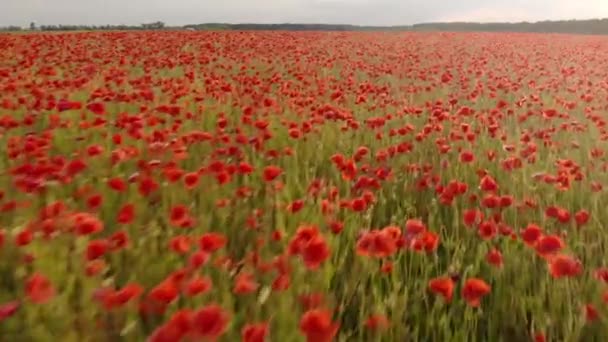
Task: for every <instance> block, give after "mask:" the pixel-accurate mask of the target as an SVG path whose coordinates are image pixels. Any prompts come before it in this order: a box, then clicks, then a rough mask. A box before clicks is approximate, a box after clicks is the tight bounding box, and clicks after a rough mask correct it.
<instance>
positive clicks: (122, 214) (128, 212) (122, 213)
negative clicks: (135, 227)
mask: <svg viewBox="0 0 608 342" xmlns="http://www.w3.org/2000/svg"><path fill="white" fill-rule="evenodd" d="M133 219H135V206H134V205H133V204H130V203H127V204H125V205H123V206H122V207H121V208H120V209H119V210H118V214H117V215H116V221H118V223H122V224H129V223H131V222H133Z"/></svg>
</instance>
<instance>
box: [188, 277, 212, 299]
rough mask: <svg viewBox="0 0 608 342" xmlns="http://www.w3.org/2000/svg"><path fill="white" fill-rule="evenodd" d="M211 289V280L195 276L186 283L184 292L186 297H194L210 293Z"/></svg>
mask: <svg viewBox="0 0 608 342" xmlns="http://www.w3.org/2000/svg"><path fill="white" fill-rule="evenodd" d="M212 287H213V282H212V281H211V278H208V277H200V276H196V277H194V278H192V279H190V281H188V283H186V288H185V290H184V292H185V295H186V296H188V297H194V296H196V295H199V294H203V293H206V292H208V291H210V290H211V288H212Z"/></svg>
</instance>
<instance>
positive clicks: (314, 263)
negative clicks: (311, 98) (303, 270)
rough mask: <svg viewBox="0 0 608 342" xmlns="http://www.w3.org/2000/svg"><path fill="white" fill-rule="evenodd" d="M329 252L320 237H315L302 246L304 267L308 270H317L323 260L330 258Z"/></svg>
mask: <svg viewBox="0 0 608 342" xmlns="http://www.w3.org/2000/svg"><path fill="white" fill-rule="evenodd" d="M330 254H331V252H330V250H329V247H328V246H327V243H326V242H325V239H324V238H323V237H322V236H321V235H316V236H314V237H313V238H311V239H310V240H309V241H308V243H306V244H305V245H304V248H303V250H302V258H303V259H304V265H306V267H307V268H308V269H309V270H315V269H317V268H318V267H319V266H320V265H321V264H322V263H323V262H324V261H325V260H327V259H328V258H329V257H330Z"/></svg>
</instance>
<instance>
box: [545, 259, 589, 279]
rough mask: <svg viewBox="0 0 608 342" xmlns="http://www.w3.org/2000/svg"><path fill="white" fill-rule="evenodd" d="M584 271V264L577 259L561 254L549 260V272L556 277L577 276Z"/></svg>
mask: <svg viewBox="0 0 608 342" xmlns="http://www.w3.org/2000/svg"><path fill="white" fill-rule="evenodd" d="M582 272H583V266H582V265H581V262H580V261H578V260H577V259H575V258H573V257H571V256H568V255H564V254H559V255H556V256H554V257H552V258H551V259H550V260H549V273H551V275H552V276H553V277H554V278H557V279H559V278H564V277H576V276H578V275H580V274H581V273H582Z"/></svg>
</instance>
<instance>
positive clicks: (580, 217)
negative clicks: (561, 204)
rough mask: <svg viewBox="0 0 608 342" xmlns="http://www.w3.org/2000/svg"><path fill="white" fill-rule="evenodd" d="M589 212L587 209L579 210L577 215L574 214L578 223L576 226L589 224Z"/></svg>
mask: <svg viewBox="0 0 608 342" xmlns="http://www.w3.org/2000/svg"><path fill="white" fill-rule="evenodd" d="M589 218H590V215H589V212H588V211H587V210H585V209H581V210H579V211H578V212H577V213H576V214H574V220H575V221H576V225H577V226H579V227H581V226H584V225H585V224H587V222H589Z"/></svg>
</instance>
